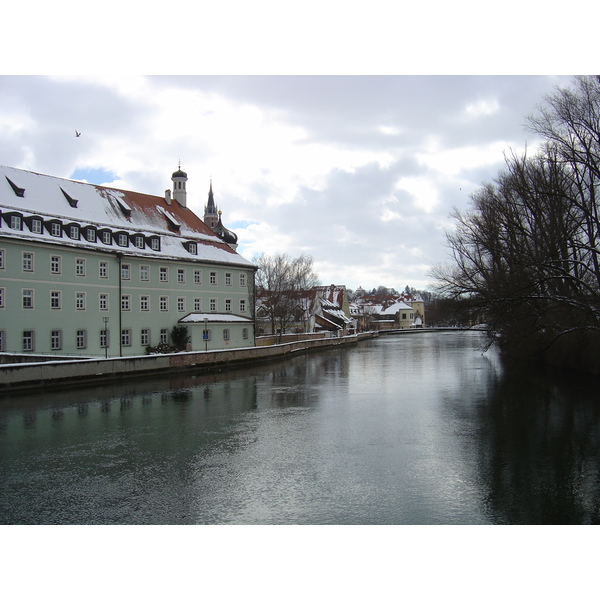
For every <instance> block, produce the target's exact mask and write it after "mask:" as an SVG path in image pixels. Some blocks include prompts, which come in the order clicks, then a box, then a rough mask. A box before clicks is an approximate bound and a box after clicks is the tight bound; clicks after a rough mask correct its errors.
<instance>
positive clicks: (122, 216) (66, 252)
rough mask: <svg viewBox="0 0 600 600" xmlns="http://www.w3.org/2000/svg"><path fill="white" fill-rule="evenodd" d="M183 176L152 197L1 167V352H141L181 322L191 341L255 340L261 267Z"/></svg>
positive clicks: (167, 337)
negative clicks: (216, 222) (194, 198)
mask: <svg viewBox="0 0 600 600" xmlns="http://www.w3.org/2000/svg"><path fill="white" fill-rule="evenodd" d="M187 179H188V178H187V174H186V173H184V172H183V171H182V170H181V169H178V170H177V171H175V172H174V173H173V175H172V177H171V181H172V189H168V190H167V191H166V192H165V194H164V196H152V195H148V194H142V193H138V192H132V191H126V190H118V189H113V188H108V187H104V186H99V185H92V184H88V183H82V182H80V181H73V180H69V179H61V178H59V177H53V176H49V175H42V174H39V173H33V172H31V171H24V170H21V169H15V168H12V167H4V166H0V351H2V352H11V353H32V354H33V353H35V354H53V355H68V356H134V355H140V354H144V353H145V351H146V348H147V347H148V346H156V345H157V344H159V343H166V344H168V343H170V342H171V332H172V330H173V328H174V327H175V326H178V325H184V326H186V327H187V328H188V332H189V335H190V336H191V346H192V349H194V350H203V349H205V348H207V349H209V350H214V349H222V348H231V347H234V348H235V347H244V346H252V345H254V294H253V290H254V274H255V272H256V267H255V266H254V265H253V264H252V263H250V262H249V261H248V260H246V259H245V258H243V257H242V256H240V255H239V254H238V253H237V252H236V251H235V249H234V246H235V243H233V242H237V238H235V240H234V239H233V237H232V235H231V233H232V232H229V231H228V230H224V231H223V230H221V231H220V233H221V235H219V232H214V231H213V230H211V228H209V227H208V226H207V225H206V224H205V223H204V222H203V221H202V220H201V219H200V218H199V217H198V216H197V215H196V214H195V213H194V212H193V211H192V210H190V208H189V207H188V203H187V190H186V183H187ZM210 193H211V194H212V185H211V188H210ZM226 235H228V237H227V239H225V236H226ZM233 317H235V318H233Z"/></svg>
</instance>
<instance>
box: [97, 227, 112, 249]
mask: <svg viewBox="0 0 600 600" xmlns="http://www.w3.org/2000/svg"><path fill="white" fill-rule="evenodd" d="M98 233H99V234H100V239H101V240H102V243H103V244H106V245H107V246H111V245H112V234H111V231H110V229H102V230H100V231H99V232H98Z"/></svg>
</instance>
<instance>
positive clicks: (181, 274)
mask: <svg viewBox="0 0 600 600" xmlns="http://www.w3.org/2000/svg"><path fill="white" fill-rule="evenodd" d="M177 283H185V269H177Z"/></svg>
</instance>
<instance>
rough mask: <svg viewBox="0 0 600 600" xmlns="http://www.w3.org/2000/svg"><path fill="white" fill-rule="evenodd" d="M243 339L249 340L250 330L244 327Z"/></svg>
mask: <svg viewBox="0 0 600 600" xmlns="http://www.w3.org/2000/svg"><path fill="white" fill-rule="evenodd" d="M242 339H244V340H247V339H248V328H247V327H244V328H243V329H242Z"/></svg>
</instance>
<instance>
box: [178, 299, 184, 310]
mask: <svg viewBox="0 0 600 600" xmlns="http://www.w3.org/2000/svg"><path fill="white" fill-rule="evenodd" d="M177 310H178V311H179V312H184V311H185V298H177Z"/></svg>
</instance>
